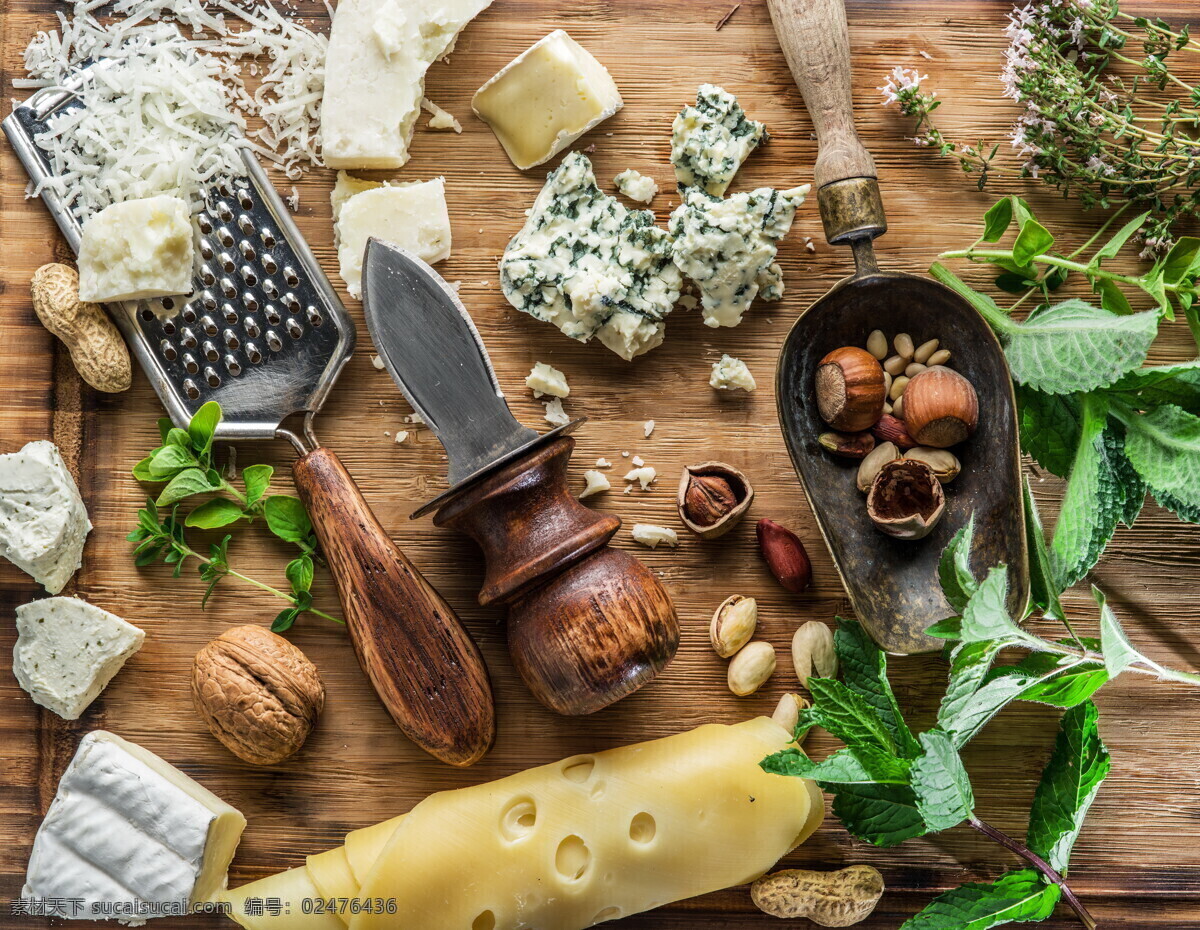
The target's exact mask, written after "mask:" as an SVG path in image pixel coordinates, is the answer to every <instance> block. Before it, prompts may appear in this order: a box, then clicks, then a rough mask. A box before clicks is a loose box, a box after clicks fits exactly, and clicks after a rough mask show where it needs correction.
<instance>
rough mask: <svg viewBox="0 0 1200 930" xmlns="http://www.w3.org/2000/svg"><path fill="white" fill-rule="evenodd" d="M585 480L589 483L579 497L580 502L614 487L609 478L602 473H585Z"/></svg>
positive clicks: (589, 471)
mask: <svg viewBox="0 0 1200 930" xmlns="http://www.w3.org/2000/svg"><path fill="white" fill-rule="evenodd" d="M583 480H584V481H586V482H587V485H586V487H584V489H583V491H582V492H581V493H580V495H579V499H580V500H583V499H584V498H585V497H591V496H592V495H593V494H601V493H603V492H604V491H607V490H609V489H610V488H611V487H612V485H611V484H610V483H609V480H608V478H606V477H605V476H604V475H602V474H601V473H600V472H598V471H593V470H591V469H589V470H588V471H585V472H584V473H583Z"/></svg>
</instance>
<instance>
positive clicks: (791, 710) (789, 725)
mask: <svg viewBox="0 0 1200 930" xmlns="http://www.w3.org/2000/svg"><path fill="white" fill-rule="evenodd" d="M808 707H809V703H808V701H807V700H806V699H805V698H802V697H801V696H800V695H798V694H796V693H795V692H794V691H789V692H787V694H785V695H784V696H783V697H781V698H780V699H779V703H778V704H776V705H775V713H773V714H771V719H772V720H774V721H775V722H776V723H777V724H779V725H780V726H781V727H783V728H784V729H785V730H787V731H788V732H789V733H795V732H796V724H797V723H799V722H800V711H802V710H806V709H807V708H808ZM807 735H808V730H807V728H806V729H805V731H804V733H803V734H801V736H800V739H801V740H803V739H804V737H805V736H807Z"/></svg>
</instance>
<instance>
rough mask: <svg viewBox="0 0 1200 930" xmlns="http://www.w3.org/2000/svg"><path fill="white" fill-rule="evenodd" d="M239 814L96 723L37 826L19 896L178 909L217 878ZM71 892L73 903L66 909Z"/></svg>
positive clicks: (103, 907)
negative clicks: (96, 727) (98, 728)
mask: <svg viewBox="0 0 1200 930" xmlns="http://www.w3.org/2000/svg"><path fill="white" fill-rule="evenodd" d="M245 826H246V818H245V817H243V816H242V815H241V814H240V813H239V812H238V811H237V810H235V809H234V808H232V807H230V806H229V805H228V804H226V803H225V802H224V801H222V800H221V799H220V798H218V797H217V796H216V795H215V794H213V793H212V792H211V791H209V790H208V789H206V788H204V787H202V786H201V785H199V784H197V783H196V782H194V781H192V779H190V778H188V777H187V776H186V775H184V774H183V772H181V771H179V770H178V769H177V768H175V767H174V766H172V765H170V764H168V763H167V762H165V761H163V760H162V759H160V758H159V757H158V756H156V755H155V754H154V753H152V752H150V751H148V750H146V749H143V748H142V747H141V746H137V745H135V744H134V743H130V742H128V741H126V740H123V739H121V737H119V736H117V735H115V734H113V733H108V732H106V731H104V730H94V731H92V732H91V733H89V734H87V736H85V737H84V738H83V739H82V740H81V741H80V743H79V749H78V750H76V752H75V758H74V759H72V760H71V764H70V765H69V766H67V770H66V771H65V772H64V773H63V776H62V778H61V779H60V781H59V783H58V793H57V794H56V795H55V796H54V801H53V803H51V805H50V810H49V811H47V813H46V819H45V820H43V821H42V825H41V827H39V828H38V832H37V836H36V837H35V838H34V841H33V851H32V853H31V854H30V856H29V868H28V870H27V872H26V875H25V887H24V888H22V889H21V897H22V898H26V899H33V900H36V901H39V902H42V903H44V904H45V905H47V906H48V907H47V909H48V910H55V908H54V905H53V902H52V901H51V900H50V899H55V898H58V899H63V905H62V907H61V910H59V911H57V912H56V913H57V916H61V917H72V916H75V917H80V918H88V919H97V918H98V919H111V918H114V917H116V918H120V919H121V922H122V923H130V924H133V925H139V924H141V923H144V922H145V920H146V919H147V918H150V917H161V916H166V915H172V914H186V913H188V912H189V911H190V909H191V907H192V905H194V904H197V903H200V902H205V901H211V900H212V899H213V897H214V896H215V895H216V894H217V893H218V892H219V891H221V890H222V889H223V888H224V887H225V884H226V878H227V876H226V872H227V871H228V869H229V860H230V859H232V858H233V853H234V850H236V849H237V845H238V840H239V839H241V835H242V830H243V829H245ZM72 899H75V900H78V901H81V902H82V905H83V912H82V913H80V914H73V913H72V907H71V901H72Z"/></svg>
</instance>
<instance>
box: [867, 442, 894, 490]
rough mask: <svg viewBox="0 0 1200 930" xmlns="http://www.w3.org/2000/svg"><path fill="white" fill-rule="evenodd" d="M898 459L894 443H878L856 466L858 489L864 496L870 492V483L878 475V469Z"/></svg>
mask: <svg viewBox="0 0 1200 930" xmlns="http://www.w3.org/2000/svg"><path fill="white" fill-rule="evenodd" d="M898 458H900V449H899V448H897V446H896V444H895V443H894V442H881V443H879V445H877V446H876V447H875V448H874V449H872V450H871V451H870V452H868V453H867V455H866V457H865V458H864V459H863V460H862V463H861V464H860V465H859V466H858V489H859V490H860V491H862V492H863V493H864V494H866V493H867V492H868V491H869V490H871V483H872V482H873V481H874V480H875V476H876V475H878V474H879V472H880V469H882V468H883V466H884V465H886V464H887V463H888V462H894V461H895V460H896V459H898Z"/></svg>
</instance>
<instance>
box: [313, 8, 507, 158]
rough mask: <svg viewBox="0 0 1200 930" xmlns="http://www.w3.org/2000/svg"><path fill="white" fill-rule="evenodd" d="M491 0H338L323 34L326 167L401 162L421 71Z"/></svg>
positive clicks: (417, 106) (420, 91) (421, 91)
mask: <svg viewBox="0 0 1200 930" xmlns="http://www.w3.org/2000/svg"><path fill="white" fill-rule="evenodd" d="M490 3H491V0H340V2H339V3H338V5H337V11H336V12H335V14H334V17H333V25H332V27H331V28H330V33H329V52H328V55H327V57H326V62H325V95H324V99H323V100H322V102H321V134H322V146H323V148H322V153H323V155H324V158H325V164H326V165H328V166H329V167H331V168H399V167H401V166H402V165H403V164H404V163H405V162H407V161H408V146H409V142H410V141H411V140H412V134H413V128H414V127H415V125H416V121H417V115H418V114H419V113H420V112H421V98H422V97H424V95H425V72H426V71H428V70H429V66H430V65H431V64H432V63H433V62H434V61H437V60H438V59H440V58H444V57H445V56H447V55H449V54H450V52H451V51H452V50H453V48H454V41H455V39H456V38H457V36H458V34H459V32H460V31H462V29H463V27H464V26H466V25H467V23H469V22H470V21H471V20H472V19H474V18H475V17H476V16H477V15H479V13H480V12H482V11H483V10H485V9H486V8H487V7H488V6H489V5H490Z"/></svg>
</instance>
